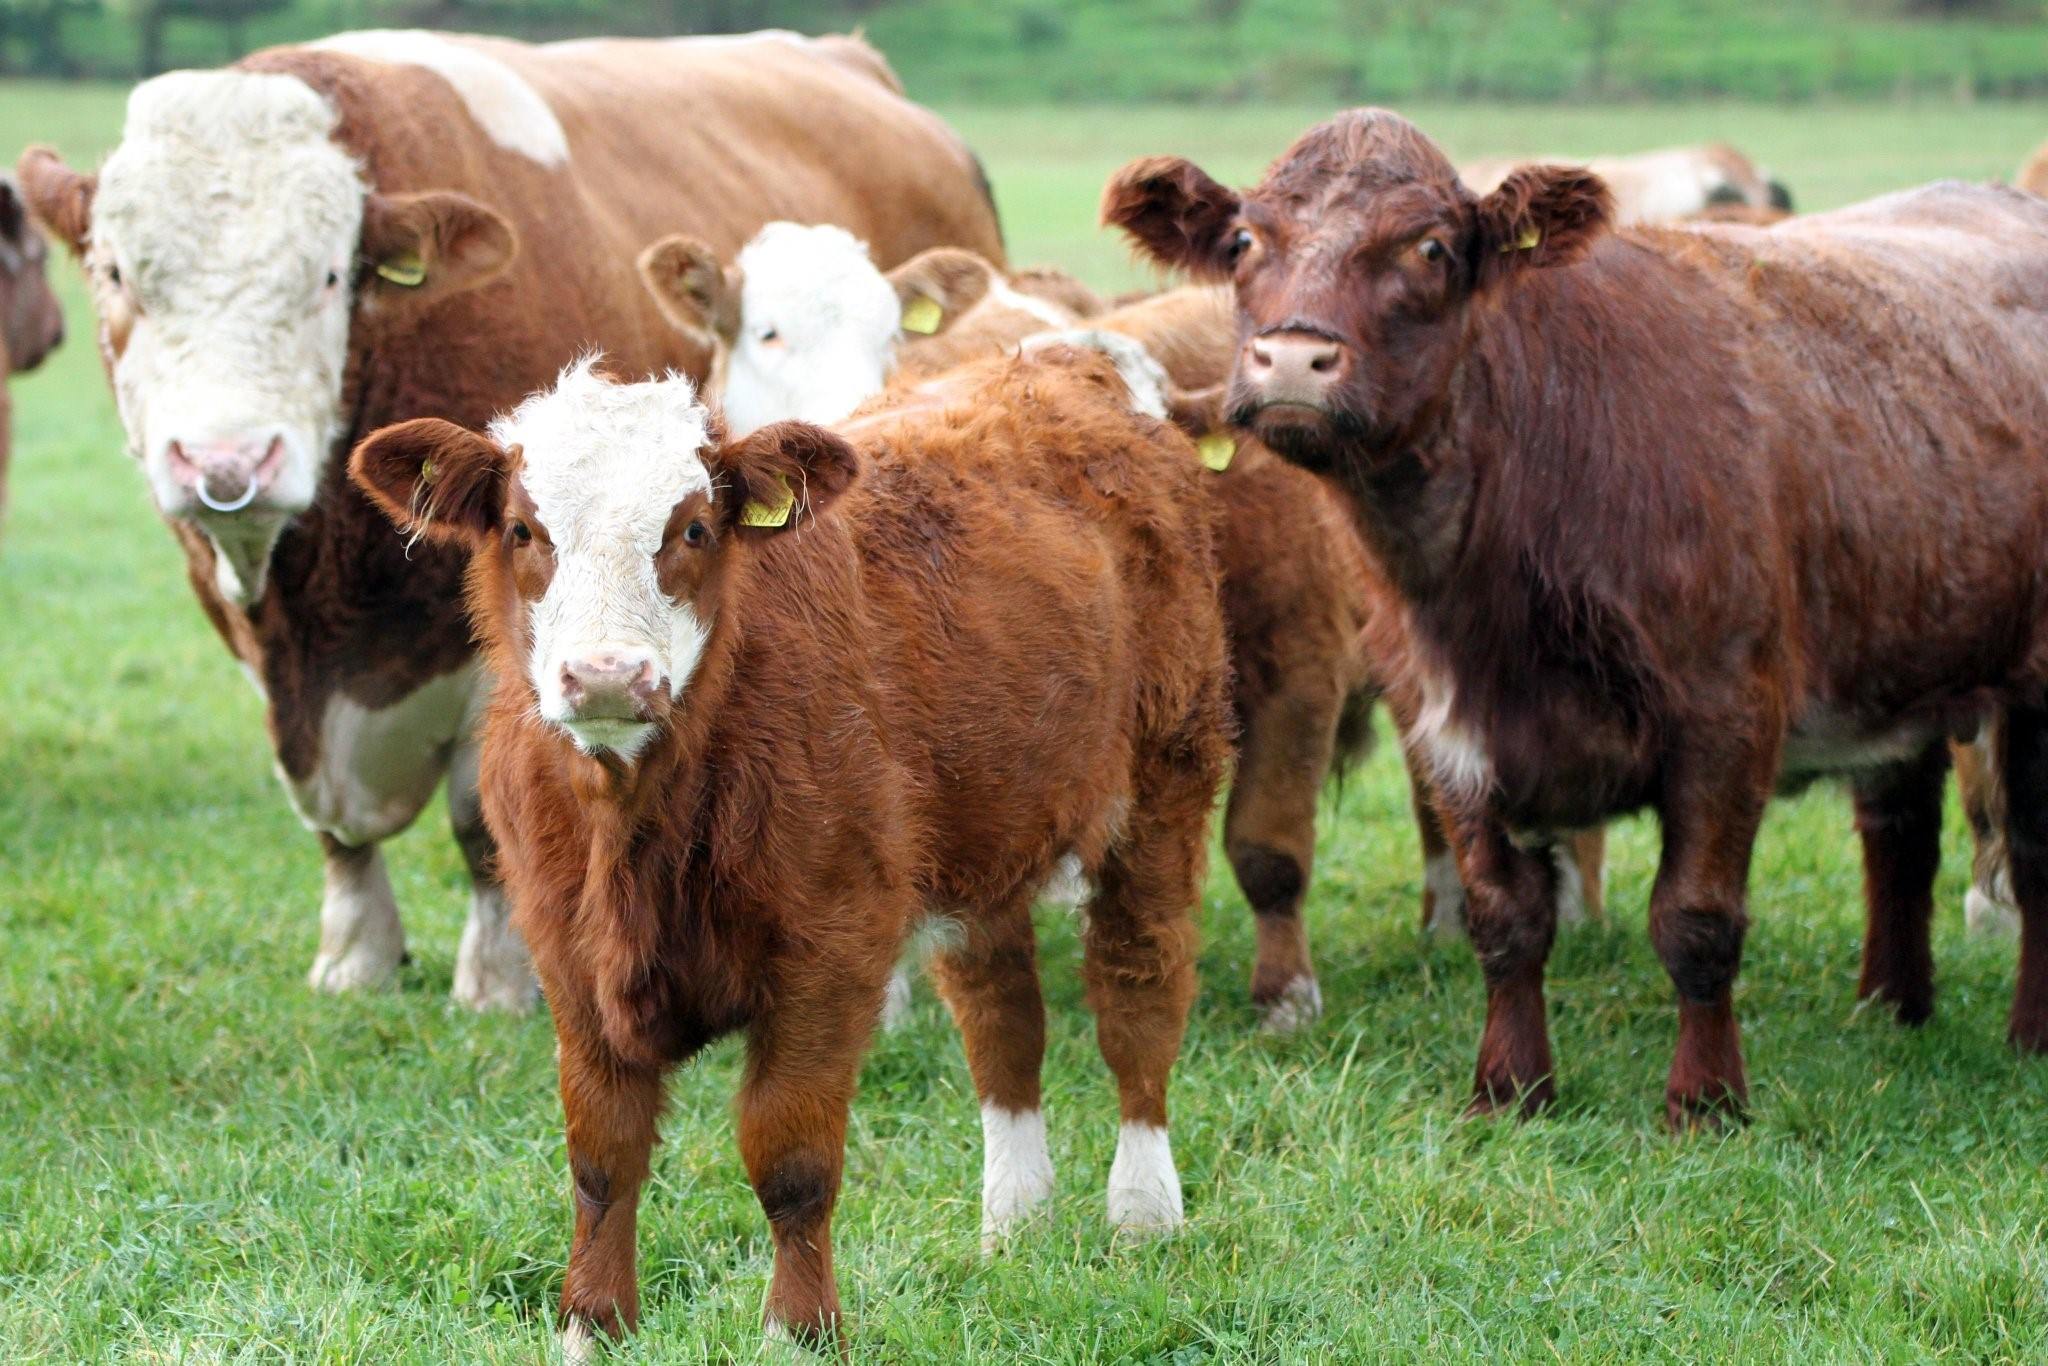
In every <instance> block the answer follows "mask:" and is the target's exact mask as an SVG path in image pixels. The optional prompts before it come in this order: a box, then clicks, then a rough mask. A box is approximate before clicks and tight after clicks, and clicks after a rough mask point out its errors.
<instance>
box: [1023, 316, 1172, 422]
mask: <svg viewBox="0 0 2048 1366" xmlns="http://www.w3.org/2000/svg"><path fill="white" fill-rule="evenodd" d="M1048 346H1085V347H1092V348H1093V349H1095V350H1097V351H1100V352H1102V353H1103V354H1104V355H1106V356H1108V357H1109V358H1110V359H1111V360H1112V361H1114V362H1116V373H1117V377H1118V378H1120V379H1122V380H1123V382H1124V388H1126V389H1128V390H1130V392H1131V405H1130V406H1131V411H1132V412H1134V413H1140V414H1143V415H1144V416H1146V417H1156V418H1158V419H1160V420H1161V421H1164V420H1165V419H1166V394H1167V389H1168V387H1169V384H1170V381H1169V380H1168V378H1167V374H1166V367H1165V366H1163V365H1161V364H1160V363H1159V362H1158V361H1156V360H1154V359H1153V358H1152V353H1151V352H1150V351H1147V350H1146V349H1145V345H1144V343H1143V342H1140V341H1138V340H1137V339H1136V338H1133V337H1126V336H1125V335H1124V334H1123V333H1121V332H1105V331H1102V330H1101V329H1099V328H1093V327H1073V328H1066V329H1063V330H1061V331H1058V332H1040V333H1037V334H1036V335H1034V336H1029V337H1026V338H1025V339H1024V342H1023V345H1022V346H1020V347H1019V348H1018V349H1019V350H1020V351H1021V352H1023V353H1024V354H1025V355H1030V354H1031V353H1032V352H1034V351H1041V350H1044V349H1045V348H1046V347H1048Z"/></svg>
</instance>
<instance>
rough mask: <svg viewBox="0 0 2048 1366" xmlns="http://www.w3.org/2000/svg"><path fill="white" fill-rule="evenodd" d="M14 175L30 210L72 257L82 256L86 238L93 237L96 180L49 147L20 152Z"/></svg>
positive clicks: (97, 185) (97, 186) (97, 183)
mask: <svg viewBox="0 0 2048 1366" xmlns="http://www.w3.org/2000/svg"><path fill="white" fill-rule="evenodd" d="M14 174H15V177H16V178H17V179H18V180H19V181H20V182H21V197H22V198H23V199H24V200H25V201H26V202H27V204H28V207H29V211H30V212H31V213H33V214H34V215H35V216H36V217H37V218H39V219H41V220H42V221H43V223H44V224H46V225H47V226H48V227H49V229H50V231H51V232H52V233H54V234H56V236H57V238H58V240H59V241H61V242H63V243H64V245H65V246H67V247H70V248H71V254H72V255H74V256H79V255H83V254H84V252H85V239H86V238H87V237H89V236H90V235H91V234H92V197H93V192H94V191H95V190H97V189H98V188H99V183H100V182H99V177H98V176H96V175H83V174H81V173H79V172H77V171H74V170H72V169H71V168H70V167H69V166H66V165H65V164H64V159H63V158H62V157H60V156H58V155H57V154H56V153H55V152H53V151H51V150H50V149H49V148H48V147H31V148H29V149H28V150H27V151H25V152H23V153H22V154H21V160H20V161H19V162H17V163H16V164H15V168H14Z"/></svg>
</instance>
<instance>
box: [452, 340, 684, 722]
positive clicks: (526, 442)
mask: <svg viewBox="0 0 2048 1366" xmlns="http://www.w3.org/2000/svg"><path fill="white" fill-rule="evenodd" d="M595 364H596V359H595V358H590V359H586V360H582V361H579V362H577V363H576V364H574V365H572V366H570V367H569V368H568V369H566V370H564V371H563V372H562V374H561V377H560V378H559V379H558V380H557V381H556V382H555V386H554V387H553V388H552V389H548V390H545V391H543V392H541V393H538V394H535V395H533V396H532V397H530V398H528V399H527V400H526V401H525V402H524V403H522V404H520V405H519V407H518V408H516V409H515V410H513V411H512V412H511V413H509V414H507V415H506V416H504V417H501V418H499V419H498V420H497V421H495V422H493V423H492V424H491V436H492V438H493V439H494V440H496V441H497V442H498V443H499V444H501V445H506V446H511V445H518V446H520V447H522V448H523V449H524V459H525V464H524V466H523V468H522V470H521V472H520V478H521V481H522V482H523V483H524V485H525V487H526V492H527V495H528V496H529V497H531V498H532V499H533V504H534V508H535V509H536V511H537V512H538V513H539V516H540V521H541V525H542V526H543V527H544V528H546V530H547V533H548V535H549V537H550V538H551V539H552V541H553V543H554V547H555V571H554V577H553V579H552V580H550V581H549V583H548V588H547V592H546V593H545V594H543V595H542V597H541V600H540V601H539V602H538V603H536V604H535V605H534V608H533V623H532V624H533V653H532V655H531V657H530V659H529V661H528V668H529V671H530V673H531V675H532V679H533V686H534V691H535V692H536V693H537V694H538V695H539V697H540V712H541V715H542V716H543V717H544V718H546V719H547V720H549V721H552V722H555V723H556V724H558V725H563V726H565V727H566V728H567V729H568V730H569V732H570V734H571V735H572V736H573V737H574V738H575V740H576V742H577V744H579V745H581V746H582V747H583V748H585V749H612V750H616V751H618V752H619V753H620V754H622V755H624V756H625V757H627V758H631V757H632V756H633V754H634V753H635V752H637V750H638V749H639V747H640V746H641V745H643V744H645V743H646V741H647V739H648V738H649V731H650V728H649V727H647V726H644V725H639V724H637V723H634V722H630V721H610V722H589V721H585V722H574V723H573V724H572V718H571V716H570V707H569V704H568V701H567V699H566V698H565V697H564V696H563V693H562V682H561V676H562V668H563V665H564V664H565V663H566V662H567V661H569V660H572V659H579V658H583V657H585V656H587V655H589V654H592V653H594V652H597V651H601V650H621V649H624V650H631V651H645V652H647V653H648V654H649V655H650V656H651V657H652V659H653V661H654V664H655V667H656V669H657V671H658V672H659V674H660V676H661V677H663V678H666V679H667V680H668V688H669V695H670V696H671V697H681V696H682V694H683V688H684V687H685V685H687V684H688V682H689V681H690V676H691V674H692V673H694V672H695V670H696V667H697V662H698V660H699V659H700V658H701V657H702V655H703V652H704V644H705V642H706V640H708V639H709V638H710V634H711V623H710V622H708V621H704V620H702V619H700V618H699V616H698V615H697V611H696V608H695V607H694V606H693V605H691V604H689V603H677V602H675V601H672V600H671V599H670V598H669V597H668V595H667V594H665V593H663V592H662V591H661V586H660V584H659V583H657V582H656V580H655V572H654V557H655V555H656V554H658V553H659V552H660V550H661V544H662V532H663V530H664V529H665V528H666V527H667V525H668V519H669V514H670V512H671V511H673V510H674V508H675V505H676V504H677V503H678V502H680V501H682V499H684V498H685V497H687V496H689V495H690V494H692V493H700V492H706V491H710V490H711V489H712V484H711V472H710V470H709V469H708V468H707V467H706V466H705V464H704V459H703V450H704V447H705V446H706V444H707V443H708V442H709V440H710V421H711V414H710V412H709V410H708V409H706V408H705V407H704V405H703V404H702V403H699V402H698V401H697V391H696V389H695V387H694V386H692V385H691V383H690V381H689V380H688V379H686V378H684V377H683V376H681V375H674V374H671V375H668V376H666V377H664V378H662V379H656V380H645V381H641V382H639V383H635V384H614V383H612V382H611V381H610V380H608V379H606V378H604V376H602V375H600V374H598V373H597V372H596V370H595V369H594V366H595Z"/></svg>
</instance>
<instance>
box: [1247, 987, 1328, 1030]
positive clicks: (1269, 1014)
mask: <svg viewBox="0 0 2048 1366" xmlns="http://www.w3.org/2000/svg"><path fill="white" fill-rule="evenodd" d="M1322 1013H1323V989H1322V988H1321V987H1319V986H1317V985H1316V979H1315V978H1313V977H1297V978H1295V979H1294V980H1293V981H1291V982H1289V983H1288V984H1287V985H1286V986H1285V987H1283V988H1282V989H1281V992H1280V995H1279V996H1278V997H1277V998H1276V999H1275V1000H1274V1002H1273V1004H1271V1005H1269V1006H1267V1007H1266V1017H1265V1019H1263V1020H1261V1021H1260V1022H1259V1027H1260V1028H1261V1029H1263V1030H1265V1031H1266V1032H1267V1033H1268V1034H1292V1033H1294V1032H1295V1031H1296V1030H1298V1029H1301V1028H1303V1027H1305V1026H1307V1025H1309V1024H1312V1023H1314V1022H1315V1020H1316V1019H1317V1017H1319V1016H1320V1015H1321V1014H1322Z"/></svg>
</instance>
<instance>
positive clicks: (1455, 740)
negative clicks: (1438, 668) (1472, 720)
mask: <svg viewBox="0 0 2048 1366" xmlns="http://www.w3.org/2000/svg"><path fill="white" fill-rule="evenodd" d="M1456 705H1457V692H1456V689H1455V688H1454V687H1453V686H1452V684H1451V682H1450V680H1449V679H1448V678H1445V677H1442V676H1440V675H1438V674H1435V673H1426V674H1424V676H1423V679H1422V709H1421V710H1420V711H1419V712H1418V713H1417V714H1416V717H1415V725H1414V727H1413V728H1412V729H1411V730H1410V731H1409V732H1408V743H1409V744H1410V745H1411V746H1412V747H1414V748H1415V749H1416V750H1417V751H1419V752H1420V753H1421V755H1422V757H1423V758H1424V759H1426V760H1427V761H1428V762H1429V767H1430V772H1431V775H1432V776H1433V777H1434V778H1435V779H1436V783H1437V787H1438V788H1439V790H1441V791H1442V792H1443V794H1444V795H1445V796H1447V797H1451V798H1453V799H1455V800H1458V801H1476V800H1478V799H1479V798H1480V797H1481V796H1483V795H1485V793H1486V791H1487V789H1488V788H1490V787H1492V786H1493V761H1492V760H1491V759H1489V758H1488V757H1487V754H1486V746H1485V745H1484V744H1483V743H1482V742H1481V740H1480V738H1479V736H1478V735H1477V734H1476V733H1474V732H1473V731H1472V730H1470V729H1469V728H1467V727H1466V726H1465V725H1464V724H1463V723H1462V722H1460V721H1458V720H1457V719H1456V718H1455V716H1454V715H1453V713H1454V711H1455V709H1456Z"/></svg>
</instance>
